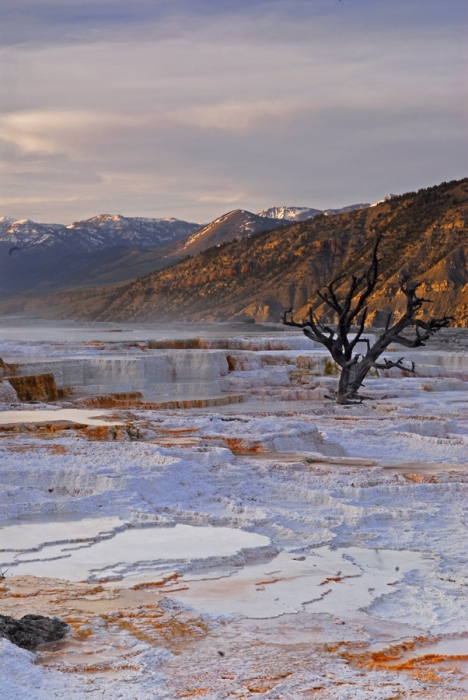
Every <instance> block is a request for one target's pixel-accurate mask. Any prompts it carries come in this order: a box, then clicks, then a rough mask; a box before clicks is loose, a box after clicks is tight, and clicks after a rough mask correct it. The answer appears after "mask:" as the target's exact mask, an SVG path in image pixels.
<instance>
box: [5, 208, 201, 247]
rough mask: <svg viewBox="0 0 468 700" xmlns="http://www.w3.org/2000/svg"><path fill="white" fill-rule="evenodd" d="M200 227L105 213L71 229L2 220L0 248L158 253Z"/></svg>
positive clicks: (75, 224) (60, 226) (61, 226)
mask: <svg viewBox="0 0 468 700" xmlns="http://www.w3.org/2000/svg"><path fill="white" fill-rule="evenodd" d="M198 228H199V224H196V223H190V222H188V221H179V220H178V219H175V218H166V219H150V218H143V217H126V216H120V215H118V214H101V215H99V216H94V217H92V218H91V219H86V220H84V221H76V222H74V223H72V224H69V225H68V226H64V225H63V224H38V223H35V222H34V221H31V220H29V219H21V220H18V221H14V220H13V219H10V218H8V217H1V218H0V247H5V246H6V245H7V246H9V247H11V246H16V247H18V248H19V252H20V253H21V254H23V255H24V254H28V253H29V254H30V253H34V254H35V255H37V254H39V255H40V254H41V253H44V254H47V255H48V257H50V256H52V257H61V256H64V255H69V254H72V253H91V252H94V251H97V250H102V249H104V248H111V247H115V246H122V247H124V248H136V249H139V250H155V249H157V248H161V247H163V246H166V245H169V244H170V243H173V242H175V241H177V240H179V239H180V238H184V237H185V236H187V235H190V234H191V233H193V232H194V231H196V230H197V229H198Z"/></svg>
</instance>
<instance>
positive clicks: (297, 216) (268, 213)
mask: <svg viewBox="0 0 468 700" xmlns="http://www.w3.org/2000/svg"><path fill="white" fill-rule="evenodd" d="M369 206H371V205H370V204H369V203H368V202H359V203H358V204H350V205H349V206H347V207H341V208H339V209H313V208H312V207H270V208H269V209H263V210H262V211H260V212H258V214H257V216H263V217H266V218H269V219H282V220H285V221H292V222H294V221H305V220H306V219H313V218H314V216H318V214H324V215H325V216H336V215H337V214H345V213H346V212H349V211H356V210H358V209H367V208H368V207H369Z"/></svg>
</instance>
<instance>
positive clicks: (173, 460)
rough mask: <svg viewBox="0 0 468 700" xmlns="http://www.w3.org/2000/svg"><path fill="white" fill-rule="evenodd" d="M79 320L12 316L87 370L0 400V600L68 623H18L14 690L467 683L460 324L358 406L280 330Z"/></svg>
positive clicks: (324, 693)
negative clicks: (110, 336) (20, 397)
mask: <svg viewBox="0 0 468 700" xmlns="http://www.w3.org/2000/svg"><path fill="white" fill-rule="evenodd" d="M103 328H104V327H103ZM106 330H109V329H106ZM111 330H112V329H111ZM124 330H125V329H124ZM198 330H199V331H200V329H198ZM223 330H224V331H225V332H224V335H223ZM101 331H102V328H101ZM67 332H68V331H66V329H61V330H60V329H55V330H53V332H52V331H51V329H50V328H49V330H47V329H46V330H44V332H43V334H42V336H41V337H39V335H40V334H39V335H37V337H36V339H35V340H31V341H29V340H27V339H26V338H25V337H23V336H22V331H21V332H20V331H19V330H18V331H15V330H14V328H13V330H12V327H10V328H9V329H8V331H5V332H3V335H2V329H0V356H1V357H2V358H3V360H4V361H5V362H7V363H9V364H10V365H12V364H13V361H15V362H16V364H17V367H19V368H21V367H24V368H27V372H29V374H30V373H31V371H32V370H31V367H32V366H33V364H34V362H37V363H38V367H39V366H40V369H41V371H46V369H47V367H46V363H49V370H50V367H51V366H52V364H53V362H55V363H56V365H55V367H56V368H57V376H59V374H60V372H62V375H64V374H66V373H67V372H68V374H67V376H68V377H69V378H70V377H72V376H73V377H75V379H74V380H73V381H75V382H76V385H74V387H72V388H73V393H72V394H70V395H69V396H67V397H66V398H64V399H62V401H61V402H52V403H50V402H44V401H42V402H39V403H36V404H34V405H32V404H30V403H29V404H28V403H24V402H23V403H21V402H18V401H11V400H10V401H5V402H4V403H3V404H2V405H1V411H0V475H1V478H0V484H1V486H0V488H1V490H0V570H1V571H2V572H4V577H3V578H2V579H1V580H0V613H1V614H8V615H12V616H14V617H17V618H19V617H21V616H22V615H25V614H27V613H39V614H42V615H49V616H54V615H56V616H58V617H61V618H62V619H64V620H66V622H67V623H68V624H69V625H70V633H69V635H68V636H67V638H66V639H65V640H64V641H62V642H58V643H55V644H51V645H44V646H43V647H42V648H40V649H39V650H38V651H37V652H36V653H31V652H28V651H26V650H24V649H20V648H18V647H16V646H14V645H13V644H11V643H10V642H9V641H7V640H5V639H3V640H0V698H2V700H3V699H4V700H30V699H31V700H32V699H34V700H51V699H52V698H60V697H62V698H90V699H93V698H102V697H104V696H105V697H108V698H112V700H113V699H114V698H122V699H124V700H149V699H150V698H151V699H154V698H160V699H161V700H163V699H164V700H172V699H174V700H176V699H179V698H198V697H200V698H205V699H206V700H221V699H224V698H258V697H261V698H265V699H267V698H268V699H270V700H273V699H275V700H279V699H295V698H298V699H300V698H314V699H317V700H325V699H329V698H333V699H335V700H347V699H349V700H351V699H352V700H367V699H370V698H372V699H376V700H377V699H379V700H390V699H395V698H430V699H434V700H437V699H440V700H452V699H455V698H457V699H458V698H466V697H467V695H468V599H467V596H466V587H467V585H468V556H467V545H466V542H467V536H468V506H467V502H468V501H467V495H468V354H467V352H466V350H465V344H466V341H467V337H465V335H464V333H465V332H464V331H463V332H462V331H460V332H455V331H454V332H453V334H452V335H451V336H450V334H449V335H446V336H443V335H442V336H441V338H440V339H438V340H437V343H434V345H432V346H429V347H428V348H427V349H422V350H421V351H418V352H419V355H418V353H415V352H413V353H411V359H414V360H415V362H416V363H417V365H418V366H417V373H416V376H404V375H403V374H402V373H401V372H393V374H391V373H390V374H389V375H388V376H379V377H377V376H376V377H374V378H371V379H369V381H368V382H367V387H366V392H367V393H371V394H372V395H373V396H374V400H373V401H369V402H366V403H364V404H361V405H358V406H345V407H343V406H337V405H335V404H334V403H332V402H331V401H329V400H327V399H325V398H324V396H325V394H326V393H327V392H329V391H330V390H331V389H333V386H334V383H336V376H335V375H334V373H333V368H331V369H330V366H329V365H327V364H326V359H327V358H326V356H325V355H324V353H323V352H322V351H321V349H320V348H314V347H313V346H312V345H313V344H311V347H310V348H309V346H308V345H307V343H306V344H305V345H304V344H303V343H304V339H303V338H302V337H301V336H289V335H288V334H286V333H284V332H279V330H278V332H276V331H275V332H273V331H272V330H271V329H270V331H269V332H266V331H265V330H263V331H261V329H258V330H257V331H256V330H255V329H251V330H250V331H249V333H244V334H243V336H242V337H241V334H240V333H239V329H231V330H230V329H223V328H222V327H221V326H220V327H218V328H216V329H215V330H214V331H213V332H208V331H207V329H204V330H203V329H202V332H201V334H200V333H199V334H198V335H197V336H196V337H197V338H201V337H204V338H206V342H201V343H200V342H198V346H197V348H198V349H197V348H195V349H193V347H194V346H196V345H197V343H192V349H189V350H184V349H180V347H179V349H177V348H176V349H171V348H170V347H166V348H164V347H156V348H155V347H154V344H153V346H151V343H148V338H150V337H151V329H149V330H147V331H145V332H144V333H143V332H142V333H141V342H140V340H139V337H140V336H138V332H136V331H135V334H134V335H135V343H136V345H135V343H134V344H133V345H132V344H131V342H130V341H128V340H127V339H126V338H123V337H122V338H121V340H120V341H118V339H117V340H114V343H111V342H110V341H109V342H107V341H104V340H103V339H102V338H103V337H105V338H107V336H102V335H101V336H99V332H100V331H99V329H98V328H97V327H96V326H94V327H93V329H88V331H86V329H83V330H82V337H81V336H80V338H78V339H77V337H76V336H75V337H73V339H68V340H67ZM80 332H81V331H80ZM195 332H196V329H194V332H193V333H192V334H191V335H190V337H191V338H194V337H195ZM182 333H183V331H181V330H180V329H179V330H178V331H177V333H173V334H172V335H171V334H170V333H169V334H166V337H170V338H171V339H172V341H174V338H177V337H179V336H180V337H182V336H181V334H182ZM203 333H204V335H203ZM54 334H55V335H54ZM52 336H53V338H52ZM97 336H99V338H97ZM163 336H164V333H161V334H160V335H159V336H158V337H163ZM132 337H133V336H132ZM51 338H52V339H51ZM96 338H97V339H96ZM213 338H217V340H216V342H215V341H213ZM223 339H224V340H223ZM447 339H448V340H447ZM90 341H91V342H90ZM172 341H171V342H172ZM118 342H120V344H118ZM132 342H133V341H132ZM307 342H308V341H307ZM116 343H117V345H116ZM139 343H140V344H139ZM204 345H205V346H206V347H204ZM177 353H179V354H177ZM180 353H185V354H180ZM406 354H407V355H408V353H406ZM140 356H141V357H142V358H145V364H144V368H143V369H141V367H143V365H142V364H141V362H142V361H141V362H140ZM148 358H150V359H148ZM174 358H176V359H174ZM206 358H208V361H207V360H206ZM210 358H211V359H210ZM418 360H419V364H418ZM57 363H59V364H57ZM60 363H61V364H60ZM86 363H88V364H86ZM139 363H140V364H139ZM168 363H169V364H168ZM171 363H172V364H171ZM83 367H84V369H83ZM164 367H165V369H164ZM44 368H45V369H44ZM67 368H68V369H67ZM70 368H72V369H70ZM77 368H78V369H77ZM79 368H81V369H79ZM90 368H91V369H90ZM155 368H156V369H157V368H159V369H158V370H157V371H158V372H163V375H164V376H162V375H158V374H157V372H156V369H155ZM168 368H169V369H168ZM187 368H190V371H189V369H187ZM207 368H208V369H207ZM213 368H214V369H213ZM78 370H79V371H78ZM163 370H164V371H163ZM18 371H20V370H18ZM164 372H165V374H164ZM184 372H185V374H184ZM116 373H117V374H118V378H117V379H116V376H117V374H116ZM210 373H211V374H210ZM25 374H26V369H25V370H24V372H23V375H25ZM62 375H60V376H62ZM77 377H79V379H76V378H77ZM83 377H84V378H83ZM86 377H88V379H86ZM158 377H159V379H158ZM161 377H162V379H161ZM200 377H201V379H200ZM171 378H172V379H171ZM150 380H151V381H150ZM70 381H71V380H70ZM158 381H159V384H158ZM125 382H126V383H125ZM171 382H172V384H171ZM202 384H204V385H205V386H206V387H207V390H206V393H205V394H203V392H201V389H200V387H201V385H202ZM103 387H105V390H104V389H103ZM158 387H159V388H158ZM106 392H107V393H106ZM119 392H120V394H119ZM125 392H126V396H127V398H126V399H125V397H124V394H125ZM131 392H133V394H131ZM135 392H139V395H138V397H137V396H136V393H135ZM197 392H198V393H197ZM200 392H201V393H200ZM104 394H105V396H106V397H107V399H101V400H100V401H101V403H100V405H99V406H97V405H96V402H95V401H96V396H97V395H100V396H101V397H102V396H104ZM112 395H114V399H112ZM4 396H6V394H5V393H4ZM239 396H240V397H241V398H238V397H239ZM116 397H117V398H116ZM223 397H224V399H226V397H230V398H229V400H225V401H222V400H221V399H222V398H223ZM235 397H237V398H235ZM384 397H385V398H384ZM182 399H183V400H182ZM231 399H232V400H231ZM241 399H243V401H241ZM106 400H107V404H106ZM93 401H94V403H93ZM171 401H172V402H173V403H170V402H171ZM164 402H166V404H164ZM174 402H175V403H174ZM177 402H179V403H177ZM184 402H185V403H184ZM183 405H184V406H185V407H182V406H183ZM10 411H15V413H14V414H13V413H10ZM45 411H47V414H46V413H44V412H45ZM78 411H79V412H78Z"/></svg>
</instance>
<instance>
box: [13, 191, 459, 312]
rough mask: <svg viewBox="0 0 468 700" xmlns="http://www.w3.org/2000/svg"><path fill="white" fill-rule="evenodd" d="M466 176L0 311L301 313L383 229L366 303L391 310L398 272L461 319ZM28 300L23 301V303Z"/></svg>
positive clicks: (363, 255)
mask: <svg viewBox="0 0 468 700" xmlns="http://www.w3.org/2000/svg"><path fill="white" fill-rule="evenodd" d="M467 224H468V179H464V180H461V181H458V182H450V183H442V184H441V185H438V186H436V187H432V188H429V189H425V190H420V191H419V192H417V193H408V194H406V195H403V196H401V197H395V198H393V199H390V200H389V201H386V202H383V203H381V204H379V205H377V206H375V207H371V208H369V209H364V210H361V211H354V212H350V213H345V214H342V215H340V216H335V217H326V216H323V215H320V216H317V217H315V218H314V219H312V220H308V221H304V222H300V223H298V224H293V225H291V226H287V227H284V228H280V229H276V230H273V231H269V232H263V233H258V234H253V235H251V236H250V237H248V238H244V239H242V240H239V241H235V242H233V243H228V244H225V245H223V246H221V247H216V248H211V249H209V250H207V251H205V252H203V253H201V254H200V255H197V256H196V257H194V258H191V259H188V260H184V261H182V262H180V263H178V264H177V265H174V266H173V267H170V268H166V269H164V270H160V271H159V272H154V273H151V274H148V275H145V276H144V277H140V278H138V279H136V280H134V281H133V282H130V283H126V284H123V285H120V286H119V287H112V288H107V289H106V290H103V289H96V290H91V289H89V290H82V291H80V292H79V293H75V294H73V295H68V297H67V295H61V296H59V295H56V296H55V297H53V296H50V297H49V298H48V299H47V300H46V299H45V298H43V299H42V300H36V301H35V302H32V301H31V302H23V307H22V308H19V307H16V308H10V309H6V308H5V307H4V312H10V313H12V312H15V313H18V312H21V311H22V312H28V313H30V312H32V311H35V312H39V310H40V309H43V308H45V307H46V306H47V305H48V306H49V308H50V307H51V306H52V305H53V304H55V305H56V312H55V313H54V315H55V316H59V317H62V318H63V317H66V316H67V315H68V316H69V317H73V318H81V319H92V320H121V321H123V320H140V321H152V320H154V321H156V320H158V321H162V320H168V321H169V320H179V321H180V320H194V321H195V320H205V321H209V320H212V321H215V320H227V319H232V318H234V317H242V316H244V315H249V316H253V317H255V318H256V319H257V320H264V321H265V320H274V321H277V320H278V319H279V315H280V312H281V311H282V310H283V309H284V308H289V307H291V306H292V307H294V309H295V310H297V316H298V317H300V316H301V315H304V313H305V311H306V309H307V306H308V304H309V302H310V300H311V299H312V297H313V295H314V292H315V290H316V288H317V287H318V286H320V285H322V284H324V283H325V282H327V281H328V280H329V279H330V278H331V277H332V276H335V275H336V274H337V273H339V272H340V271H342V270H346V271H349V272H352V271H356V270H358V269H362V267H363V265H364V264H367V262H368V260H369V255H370V251H371V248H372V245H373V241H374V240H375V237H376V235H377V234H378V233H383V236H384V237H383V241H382V246H381V255H382V257H383V262H382V283H381V286H380V287H379V289H378V290H377V292H376V294H375V297H374V299H373V301H372V306H373V308H374V310H377V309H383V308H388V307H391V308H394V309H398V308H399V306H400V303H401V300H400V297H399V295H398V294H396V292H397V288H398V287H397V281H398V279H399V278H400V276H401V274H402V272H403V271H404V270H406V271H408V272H409V273H410V274H411V275H412V276H414V277H417V278H418V279H419V280H421V281H422V283H423V290H424V293H425V294H426V295H429V296H431V297H432V298H433V299H435V300H436V304H435V305H434V310H435V311H437V312H449V313H452V314H453V315H454V316H456V319H457V322H458V323H463V325H465V322H466V321H467V319H468V284H467V283H468V273H467V263H466V261H467V260H468V225H467ZM31 304H33V305H32V306H31Z"/></svg>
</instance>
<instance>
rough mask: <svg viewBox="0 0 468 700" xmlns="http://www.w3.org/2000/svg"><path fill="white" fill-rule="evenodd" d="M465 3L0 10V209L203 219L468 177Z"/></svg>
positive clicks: (60, 215) (77, 2) (98, 1)
mask: <svg viewBox="0 0 468 700" xmlns="http://www.w3.org/2000/svg"><path fill="white" fill-rule="evenodd" d="M466 8H467V5H466V1H465V0H266V1H265V0H264V1H263V2H260V1H259V0H249V1H248V2H247V1H244V0H185V1H184V0H167V1H166V0H2V10H1V13H2V16H1V17H0V21H1V23H2V26H3V30H2V32H3V33H2V35H1V41H2V58H1V61H2V83H3V90H2V94H1V105H0V139H1V144H2V156H3V158H2V160H3V162H4V169H3V174H2V181H1V185H2V187H1V192H0V215H4V216H12V217H15V218H32V219H35V220H36V221H56V222H59V223H60V222H62V223H70V222H71V221H74V220H77V219H84V218H88V217H89V216H93V215H95V214H98V213H120V214H124V215H127V216H156V217H159V216H176V217H178V218H181V219H185V220H188V221H200V222H201V221H209V220H211V219H213V218H215V217H217V216H219V215H221V214H223V213H225V212H226V211H229V210H230V209H235V208H245V209H249V210H250V211H258V210H260V209H263V208H265V207H268V206H274V205H287V206H312V207H317V208H326V207H336V206H344V205H347V204H351V203H354V202H359V201H375V200H377V199H380V198H381V197H382V196H384V195H385V194H387V193H389V192H392V193H397V194H398V193H402V192H405V191H408V190H415V189H418V188H420V187H426V186H428V185H432V184H437V183H439V182H441V181H442V180H451V179H455V178H460V177H464V176H466V175H467V174H468V168H467V156H468V154H467V148H466V126H467V123H466V108H467V100H466V87H465V86H466V78H467V70H466V67H467V62H466V53H465V49H464V45H466V43H467V12H466Z"/></svg>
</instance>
